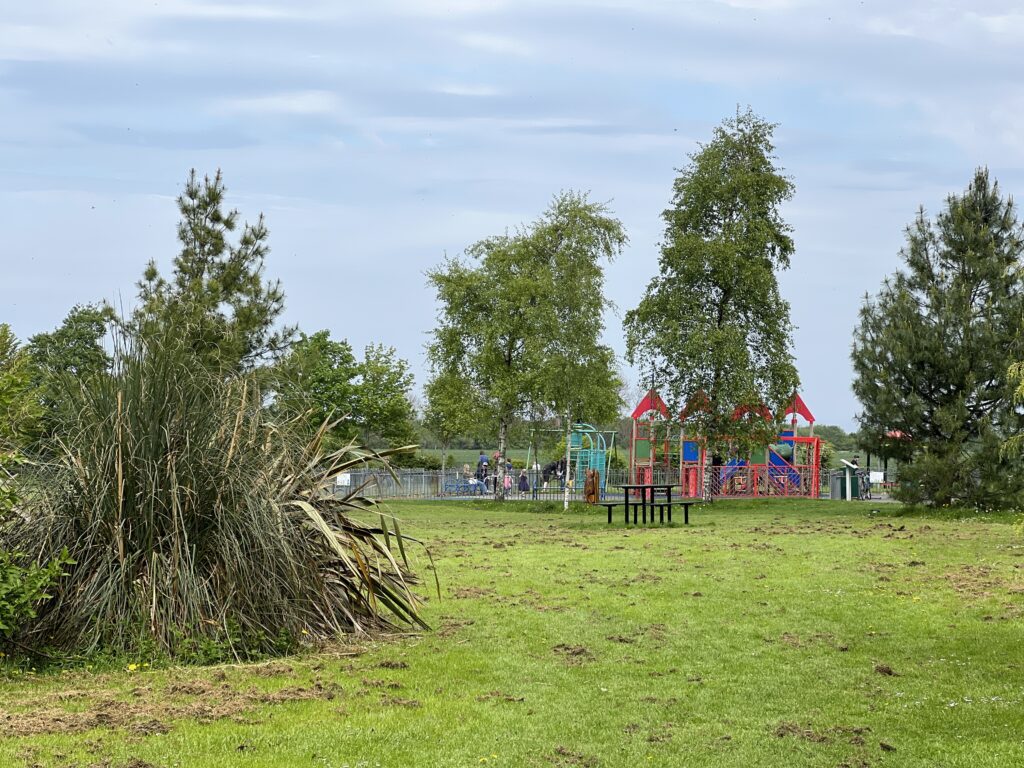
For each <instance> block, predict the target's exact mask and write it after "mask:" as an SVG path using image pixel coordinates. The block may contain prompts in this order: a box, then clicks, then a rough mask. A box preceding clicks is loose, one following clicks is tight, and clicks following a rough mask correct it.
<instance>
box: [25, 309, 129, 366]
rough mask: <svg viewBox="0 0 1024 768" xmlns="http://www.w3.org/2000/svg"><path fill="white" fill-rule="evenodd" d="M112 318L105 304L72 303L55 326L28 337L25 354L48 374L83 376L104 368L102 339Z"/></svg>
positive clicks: (106, 358)
mask: <svg viewBox="0 0 1024 768" xmlns="http://www.w3.org/2000/svg"><path fill="white" fill-rule="evenodd" d="M113 320H114V312H113V310H112V309H111V308H110V307H109V306H106V305H105V304H76V305H75V306H74V307H72V309H71V311H70V312H68V314H67V317H65V318H64V321H63V322H62V323H61V324H60V325H59V326H58V327H57V328H56V329H54V330H53V331H50V332H49V333H37V334H36V335H35V336H32V337H31V338H30V339H29V340H28V346H27V349H28V353H29V355H31V357H32V361H33V362H34V363H35V364H36V366H37V367H38V368H39V369H40V370H41V371H42V372H44V373H45V374H46V375H48V376H51V377H53V376H58V375H60V374H65V373H67V374H71V375H73V376H78V377H85V376H91V375H93V374H95V373H99V372H101V371H106V370H108V369H109V368H110V355H109V354H108V352H107V350H106V349H105V348H104V347H103V339H104V337H106V335H107V332H108V330H109V327H110V323H111V322H112V321H113Z"/></svg>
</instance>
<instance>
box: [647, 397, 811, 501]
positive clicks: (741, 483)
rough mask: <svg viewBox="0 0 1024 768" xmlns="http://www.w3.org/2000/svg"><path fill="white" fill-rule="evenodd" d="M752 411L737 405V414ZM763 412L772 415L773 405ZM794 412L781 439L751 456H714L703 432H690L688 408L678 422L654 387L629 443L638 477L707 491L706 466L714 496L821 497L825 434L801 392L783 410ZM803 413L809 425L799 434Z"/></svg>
mask: <svg viewBox="0 0 1024 768" xmlns="http://www.w3.org/2000/svg"><path fill="white" fill-rule="evenodd" d="M743 415H746V414H745V412H743V411H739V410H738V411H737V413H736V418H740V417H741V416H743ZM762 415H763V416H764V418H766V419H769V420H770V419H771V414H770V413H768V411H767V409H764V410H763V413H762ZM782 415H783V418H785V417H788V416H792V419H791V420H790V423H789V424H788V425H787V426H786V427H785V428H784V429H783V430H782V431H781V432H780V433H779V435H778V438H777V439H776V441H775V442H773V443H771V444H769V445H765V446H764V447H763V448H757V449H755V450H754V451H752V452H751V453H750V455H749V456H745V457H740V456H735V455H730V456H721V457H720V456H715V455H713V456H708V455H707V452H706V450H705V445H706V440H704V438H703V436H701V435H696V434H692V433H687V430H686V423H687V412H686V411H685V410H684V411H683V413H681V414H680V415H679V419H678V421H676V422H673V421H672V420H671V418H670V416H669V410H668V407H667V406H666V405H665V402H664V401H663V400H662V399H661V397H660V396H659V395H658V393H657V392H656V391H655V390H654V389H651V390H649V391H648V392H647V394H646V395H644V397H643V398H642V399H641V401H640V402H639V403H638V404H637V406H636V408H635V409H634V411H633V414H632V421H633V424H632V437H631V440H630V448H629V467H630V473H629V474H630V480H631V482H633V483H678V484H679V485H680V486H681V488H682V492H683V495H684V496H690V497H698V496H702V495H703V484H702V482H701V480H702V475H703V472H704V471H705V470H706V471H708V472H709V475H708V478H707V481H708V483H709V484H710V486H711V487H710V491H711V495H712V496H718V497H761V496H767V497H777V496H784V497H805V498H818V495H819V492H820V482H821V476H820V473H821V438H819V437H815V436H814V416H813V414H812V413H811V411H810V409H809V408H808V407H807V404H806V403H804V401H803V399H802V398H801V397H800V395H799V394H797V395H794V397H793V401H792V403H790V405H789V407H788V408H787V409H786V410H785V411H784V413H783V414H782ZM798 417H802V418H803V419H804V421H805V422H806V424H807V425H808V427H809V429H808V433H809V434H808V435H800V434H799V428H798V427H799V424H798Z"/></svg>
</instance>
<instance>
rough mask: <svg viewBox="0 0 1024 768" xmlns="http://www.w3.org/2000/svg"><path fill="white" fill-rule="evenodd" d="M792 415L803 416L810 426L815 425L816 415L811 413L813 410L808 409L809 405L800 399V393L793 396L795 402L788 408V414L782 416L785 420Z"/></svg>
mask: <svg viewBox="0 0 1024 768" xmlns="http://www.w3.org/2000/svg"><path fill="white" fill-rule="evenodd" d="M791 413H795V414H797V415H798V416H803V417H804V418H805V419H807V423H808V424H813V423H814V414H813V413H811V409H810V408H808V407H807V403H805V402H804V399H803V398H802V397H800V393H799V392H798V393H796V394H795V395H793V402H792V403H790V405H789V408H787V409H786V412H785V413H783V414H782V417H783V418H785V417H786V416H789V414H791Z"/></svg>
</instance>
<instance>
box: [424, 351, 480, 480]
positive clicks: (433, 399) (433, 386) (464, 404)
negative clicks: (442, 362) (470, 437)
mask: <svg viewBox="0 0 1024 768" xmlns="http://www.w3.org/2000/svg"><path fill="white" fill-rule="evenodd" d="M424 390H425V393H426V396H427V405H426V408H425V410H424V413H423V425H424V426H425V427H426V428H427V429H428V430H429V431H430V432H431V433H432V434H433V435H434V436H435V437H437V439H438V442H440V443H441V471H442V472H444V471H445V469H446V468H447V465H448V449H449V448H450V447H451V444H452V441H453V440H455V439H456V438H458V437H462V436H465V435H467V434H468V433H469V432H471V431H472V430H473V428H474V427H475V426H476V423H477V419H478V418H479V413H478V409H479V404H478V403H477V398H476V393H475V392H474V391H473V385H472V383H471V382H470V381H469V379H468V378H467V377H466V376H464V375H460V374H459V373H457V372H455V371H434V372H433V374H432V375H431V377H430V379H429V380H428V381H427V385H426V387H424Z"/></svg>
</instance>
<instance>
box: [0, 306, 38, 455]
mask: <svg viewBox="0 0 1024 768" xmlns="http://www.w3.org/2000/svg"><path fill="white" fill-rule="evenodd" d="M33 379H34V371H33V368H32V362H31V359H30V358H29V355H28V353H27V352H26V350H25V348H24V347H22V346H20V345H19V344H18V340H17V338H15V336H14V333H13V332H12V331H11V328H10V326H9V325H7V324H6V323H0V458H2V457H3V455H6V454H7V453H8V451H11V450H13V449H14V448H17V447H18V446H20V445H23V444H24V443H25V442H27V441H29V440H31V439H32V438H33V437H35V436H36V435H37V433H38V428H39V420H40V418H41V417H42V408H41V405H40V402H39V396H38V391H37V389H36V386H35V384H34V382H33Z"/></svg>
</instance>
